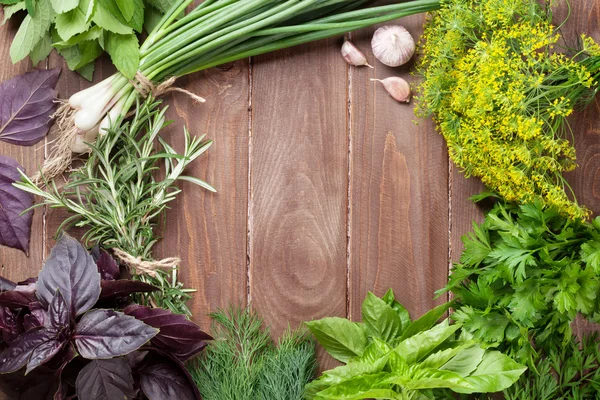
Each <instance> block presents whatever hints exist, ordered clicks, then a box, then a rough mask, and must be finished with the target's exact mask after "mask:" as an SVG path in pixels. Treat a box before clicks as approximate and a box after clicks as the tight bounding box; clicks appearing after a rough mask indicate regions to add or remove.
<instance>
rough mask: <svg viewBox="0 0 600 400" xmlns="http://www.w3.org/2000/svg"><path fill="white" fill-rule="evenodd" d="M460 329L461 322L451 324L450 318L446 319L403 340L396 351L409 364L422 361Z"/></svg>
mask: <svg viewBox="0 0 600 400" xmlns="http://www.w3.org/2000/svg"><path fill="white" fill-rule="evenodd" d="M458 329H460V324H454V325H450V324H449V323H448V320H445V321H444V322H442V323H440V324H438V325H436V326H434V327H433V328H431V329H428V330H426V331H422V332H419V333H417V334H415V335H412V336H410V337H409V338H407V339H405V340H403V341H402V342H401V343H400V344H399V345H398V346H396V348H395V349H394V351H395V352H396V353H398V354H399V355H400V356H401V357H402V358H403V359H404V360H405V361H406V362H407V363H409V364H412V363H415V362H418V361H421V360H422V359H423V358H425V357H426V356H427V355H428V354H430V353H431V352H432V351H433V350H434V349H435V348H437V347H438V346H439V345H440V344H442V343H443V342H444V341H446V340H447V339H448V338H450V337H452V336H453V335H454V333H455V332H456V331H457V330H458Z"/></svg>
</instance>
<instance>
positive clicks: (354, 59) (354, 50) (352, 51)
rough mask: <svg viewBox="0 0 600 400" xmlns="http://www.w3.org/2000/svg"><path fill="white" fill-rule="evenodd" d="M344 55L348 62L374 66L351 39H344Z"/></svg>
mask: <svg viewBox="0 0 600 400" xmlns="http://www.w3.org/2000/svg"><path fill="white" fill-rule="evenodd" d="M342 57H344V60H346V62H347V63H348V64H350V65H354V66H355V67H360V66H363V65H364V66H367V67H369V68H373V66H372V65H370V64H369V62H368V61H367V57H365V54H364V53H363V52H362V51H360V49H359V48H358V47H356V45H355V44H354V43H352V42H351V41H349V40H346V41H344V44H343V45H342Z"/></svg>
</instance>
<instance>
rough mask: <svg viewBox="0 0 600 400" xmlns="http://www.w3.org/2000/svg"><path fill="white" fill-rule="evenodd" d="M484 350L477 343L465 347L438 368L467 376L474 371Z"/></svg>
mask: <svg viewBox="0 0 600 400" xmlns="http://www.w3.org/2000/svg"><path fill="white" fill-rule="evenodd" d="M484 354H485V350H484V349H482V348H481V347H480V346H478V345H474V346H471V347H469V348H467V349H463V350H462V351H460V352H459V353H458V354H457V355H456V356H454V357H453V358H452V359H451V360H450V361H448V362H447V363H446V364H444V365H443V366H442V367H441V368H440V369H442V370H446V371H452V372H455V373H457V374H458V375H460V376H462V377H466V376H468V375H469V374H470V373H472V372H473V371H475V369H476V368H477V366H478V365H479V363H480V362H481V360H482V359H483V355H484Z"/></svg>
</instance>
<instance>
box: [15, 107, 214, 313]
mask: <svg viewBox="0 0 600 400" xmlns="http://www.w3.org/2000/svg"><path fill="white" fill-rule="evenodd" d="M160 104H161V102H160V101H156V100H153V99H151V98H148V99H147V100H146V101H144V102H143V103H141V104H138V107H137V109H136V112H135V115H134V116H133V118H132V119H131V120H130V121H124V120H123V119H122V118H120V119H119V120H117V121H115V123H114V124H113V125H112V128H110V129H109V130H108V132H106V133H105V134H104V135H102V136H100V137H99V138H98V141H97V142H96V144H95V145H92V146H91V147H90V148H91V153H90V156H89V158H88V159H87V160H86V162H85V165H84V166H83V167H82V168H80V169H77V170H75V171H74V172H73V173H72V174H71V176H70V180H69V182H68V183H67V184H66V185H65V186H64V187H63V188H61V189H59V188H58V187H57V185H56V183H55V182H54V181H52V182H48V181H46V182H45V183H46V187H47V188H48V190H47V191H45V190H43V189H41V188H40V187H38V186H36V185H35V184H34V183H33V182H32V181H31V179H30V178H28V177H27V176H25V175H24V174H22V179H23V182H20V183H17V184H15V186H17V187H18V188H19V189H22V190H24V191H26V192H29V193H33V194H34V195H37V196H39V197H41V198H42V199H43V202H41V203H39V204H37V205H36V207H38V206H42V205H48V206H50V207H53V208H64V209H66V210H68V211H69V212H70V213H71V214H73V215H72V216H70V217H69V218H67V219H66V220H64V221H63V223H62V224H61V225H60V227H59V228H58V230H59V232H60V231H62V230H63V229H67V228H68V227H70V226H73V225H74V226H79V227H86V228H87V231H86V232H85V234H84V236H83V238H84V240H85V242H86V243H99V244H101V245H102V246H104V247H106V248H110V249H119V250H122V251H124V252H126V253H128V254H130V255H131V256H133V257H139V258H140V259H141V261H150V260H152V247H153V246H154V244H155V243H156V242H157V241H158V237H157V235H156V233H155V231H154V230H155V228H156V225H157V222H158V221H159V217H160V216H161V215H162V214H163V212H164V211H165V210H166V209H167V207H168V204H169V203H170V202H171V201H173V200H175V198H176V196H177V194H179V193H180V192H181V190H180V189H178V188H177V186H176V183H177V181H181V180H185V181H189V182H192V183H195V184H198V185H200V186H201V187H204V188H206V189H208V190H212V191H214V189H213V188H212V187H211V186H210V185H208V184H207V183H205V182H203V181H201V180H200V179H198V178H194V177H190V176H185V175H183V172H184V170H185V168H186V167H187V166H188V165H189V164H190V163H191V162H193V161H194V160H195V159H196V158H198V157H199V156H200V155H202V154H203V153H204V152H205V151H206V150H207V149H208V148H209V147H210V145H211V144H212V141H203V140H202V137H201V138H195V137H194V138H192V137H191V136H190V134H189V132H188V131H187V129H185V128H184V135H185V136H184V137H185V146H184V150H183V153H182V154H178V153H177V152H176V151H175V150H174V149H173V148H172V147H171V146H170V145H169V144H168V143H166V142H165V141H164V140H163V139H162V138H161V137H160V136H159V133H160V131H161V129H163V128H164V127H165V126H166V125H167V124H168V122H166V121H165V113H166V110H167V108H166V107H164V108H162V109H160V108H159V106H160ZM156 142H159V143H160V145H161V146H162V151H155V146H156ZM161 166H164V168H162V169H161ZM159 170H160V171H159ZM159 172H160V174H161V175H162V176H163V178H159V177H158V173H159ZM132 272H134V273H136V272H139V273H141V272H143V271H135V270H134V271H132ZM152 275H154V276H152ZM135 278H136V279H140V280H141V281H143V282H147V283H150V284H152V285H155V286H157V287H159V288H160V289H161V290H160V292H159V293H152V294H151V295H149V296H147V297H144V298H143V299H142V298H139V299H138V300H139V301H141V302H144V304H147V305H152V306H158V307H162V308H167V309H169V310H171V311H173V312H175V313H179V314H188V315H190V311H189V309H188V308H187V306H186V301H187V300H188V299H189V298H190V295H189V292H191V291H193V290H190V289H184V288H183V285H182V284H181V283H180V282H178V281H177V270H176V269H172V270H171V271H164V270H162V269H157V270H156V271H155V274H150V275H148V274H141V275H135Z"/></svg>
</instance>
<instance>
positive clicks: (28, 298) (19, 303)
mask: <svg viewBox="0 0 600 400" xmlns="http://www.w3.org/2000/svg"><path fill="white" fill-rule="evenodd" d="M35 300H36V298H35V296H34V295H32V294H30V293H27V292H21V291H19V290H9V291H6V292H1V293H0V306H6V307H11V308H23V307H27V306H29V303H31V302H34V301H35Z"/></svg>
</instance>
